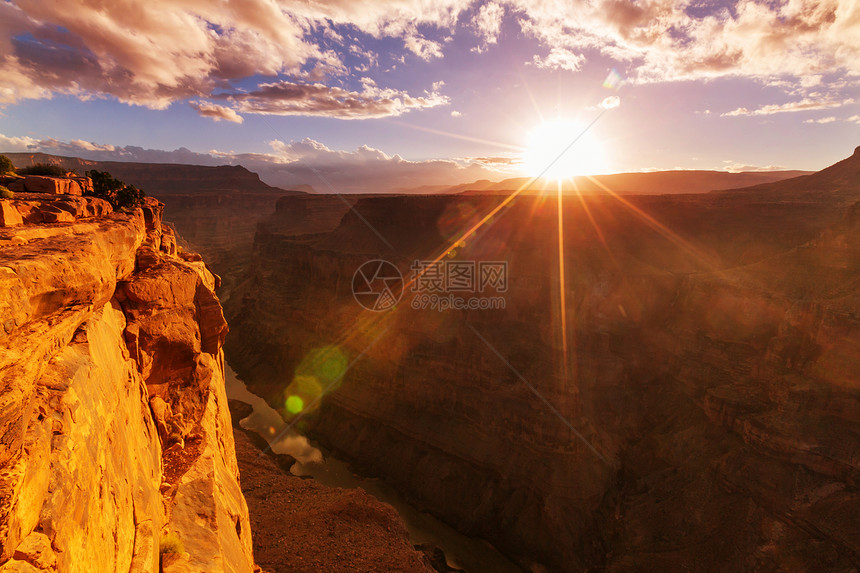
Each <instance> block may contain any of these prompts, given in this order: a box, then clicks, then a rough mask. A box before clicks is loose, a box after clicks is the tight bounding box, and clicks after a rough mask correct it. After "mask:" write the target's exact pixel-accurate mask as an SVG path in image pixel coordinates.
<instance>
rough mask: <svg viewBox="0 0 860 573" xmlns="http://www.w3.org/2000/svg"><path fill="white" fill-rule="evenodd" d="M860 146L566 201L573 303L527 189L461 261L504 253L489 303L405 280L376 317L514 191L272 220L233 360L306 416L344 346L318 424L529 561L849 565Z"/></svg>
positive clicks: (440, 510) (359, 462)
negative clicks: (779, 168) (668, 187)
mask: <svg viewBox="0 0 860 573" xmlns="http://www.w3.org/2000/svg"><path fill="white" fill-rule="evenodd" d="M857 159H860V156H857V157H856V159H855V160H853V161H852V160H846V161H845V162H841V163H840V164H837V165H836V166H834V167H833V168H830V169H829V170H825V171H823V172H821V173H820V174H817V175H813V176H808V177H805V178H803V180H802V181H800V180H791V181H788V182H786V183H785V187H784V188H779V187H775V186H774V187H768V188H761V189H758V188H757V189H752V190H750V191H749V193H742V192H739V191H732V192H725V193H712V194H706V195H698V196H692V195H691V196H684V195H680V196H673V197H635V198H623V199H619V198H615V197H612V196H603V197H584V198H582V199H580V198H578V197H570V198H566V199H565V200H564V202H563V209H564V210H563V220H564V237H563V242H562V245H563V248H564V254H565V256H564V263H565V291H564V293H565V297H564V303H565V308H564V311H565V312H564V315H562V314H561V311H560V306H561V297H560V296H559V286H558V285H559V280H560V278H559V270H558V258H559V256H558V250H557V249H558V248H559V237H558V230H557V229H558V213H557V211H556V203H555V201H552V202H547V201H546V200H545V199H543V198H530V197H526V198H520V199H518V200H517V201H516V202H514V203H513V204H512V205H510V206H508V207H506V208H503V209H500V210H499V211H498V213H497V214H496V216H495V217H493V218H492V219H491V220H489V221H488V224H486V225H485V226H484V227H483V228H482V229H481V231H480V232H478V233H477V234H476V235H474V236H472V237H470V238H468V239H467V240H466V241H465V244H463V245H458V246H457V247H456V248H455V249H454V252H453V253H452V254H450V255H447V256H446V259H445V260H454V261H472V260H475V261H492V260H504V261H506V262H507V264H508V273H509V286H508V290H507V292H506V293H505V294H504V299H505V303H506V304H505V307H504V309H503V310H495V311H493V310H480V309H473V310H448V311H445V312H439V311H438V310H435V309H431V308H429V307H428V308H425V309H424V310H422V309H420V308H417V307H415V306H413V304H412V302H413V300H414V297H415V296H416V293H415V292H412V291H411V290H410V289H411V286H410V287H409V288H407V292H406V293H404V298H403V299H402V300H401V302H400V303H399V304H398V305H397V307H396V309H395V310H393V311H390V312H388V313H372V312H368V311H363V310H362V309H361V307H359V306H358V304H357V303H356V301H355V300H354V298H353V296H352V292H351V286H352V281H353V275H354V273H355V271H356V269H358V267H359V266H360V265H361V264H362V263H364V262H366V261H368V260H371V259H379V258H382V259H386V260H389V261H391V262H393V263H394V264H395V265H396V266H397V267H398V268H399V269H400V271H401V272H402V274H403V275H404V277H409V276H410V274H411V270H410V269H411V267H412V264H413V261H414V260H431V259H433V258H435V257H436V256H437V255H439V254H440V253H443V252H444V251H445V249H446V247H448V246H450V245H451V244H452V242H454V240H455V239H456V238H457V236H458V235H457V233H458V231H459V232H462V231H463V230H465V229H469V228H470V227H471V226H472V225H473V224H474V223H475V222H476V221H477V220H480V219H481V218H482V217H483V216H484V215H485V214H486V213H489V212H491V211H492V210H493V209H494V208H496V207H497V206H498V205H499V204H500V202H501V200H502V199H501V198H498V197H481V196H472V197H447V198H445V197H377V198H367V199H363V200H361V201H359V202H358V203H356V204H355V211H357V214H356V213H354V212H350V213H347V214H345V215H344V216H343V217H342V219H341V221H340V223H339V225H338V226H337V227H336V228H335V229H333V230H331V231H330V232H326V233H321V234H317V235H313V236H310V235H303V236H295V234H290V233H289V232H287V231H281V229H279V228H278V227H277V226H275V225H264V226H263V227H261V230H260V232H259V233H258V235H257V241H256V245H255V260H254V262H253V264H252V266H251V269H252V273H251V274H250V275H249V276H248V277H247V279H246V281H245V282H244V283H243V286H242V288H241V290H240V291H238V292H236V293H235V294H234V295H233V297H232V298H231V301H230V305H229V307H228V317H229V319H230V321H231V327H232V333H231V335H230V336H229V337H228V341H227V349H228V354H229V356H230V360H231V365H232V366H233V367H234V368H235V369H236V371H237V372H238V373H239V374H240V376H242V378H243V379H244V380H245V381H246V382H248V386H249V388H251V389H252V390H254V391H255V392H256V393H258V394H260V395H264V396H266V397H267V398H268V400H269V402H270V403H271V404H272V405H273V406H276V407H279V408H281V411H282V412H283V415H284V416H285V418H287V419H292V416H293V415H294V414H293V413H292V412H290V411H289V409H288V408H286V407H285V402H286V400H287V399H288V398H289V397H290V396H291V395H295V394H297V388H299V387H300V386H301V385H304V387H308V382H307V380H306V379H305V378H304V377H305V376H306V375H307V374H308V372H307V368H306V365H307V362H308V357H313V356H317V355H318V354H319V349H331V348H337V349H338V351H339V352H341V353H342V354H343V355H345V356H346V360H347V361H348V363H350V367H349V370H348V371H347V372H346V373H345V375H344V376H343V379H342V380H340V379H336V380H334V382H333V383H332V384H330V385H329V384H320V387H323V386H324V387H326V388H327V392H326V393H325V394H324V397H323V398H322V399H321V401H320V406H319V407H318V408H314V407H309V411H304V412H303V423H307V424H308V425H309V430H310V431H311V432H312V435H313V436H314V437H316V438H317V439H319V440H321V441H322V442H323V443H324V444H326V445H327V446H329V447H331V448H333V449H334V450H336V451H337V452H339V453H340V454H341V455H342V456H345V457H347V458H348V459H349V460H350V461H351V462H352V463H354V464H355V465H356V466H357V467H359V468H361V470H362V471H363V472H365V473H367V474H370V475H377V476H382V477H384V478H385V479H386V480H387V481H388V482H389V483H391V484H394V485H395V486H397V487H398V488H399V489H400V490H401V491H402V492H403V493H404V494H405V495H406V496H408V497H409V498H410V499H411V500H412V501H413V502H414V503H415V504H416V505H418V506H420V507H422V508H424V509H426V510H427V511H430V512H432V513H434V514H435V515H437V516H439V517H441V518H443V519H444V520H446V521H447V522H449V523H451V524H453V525H455V526H456V527H457V528H458V529H460V530H461V531H463V532H466V533H468V534H471V535H475V536H481V537H484V538H486V539H489V540H491V541H493V542H494V543H495V544H496V545H497V547H499V548H500V549H501V550H503V551H505V552H506V553H507V554H509V555H510V556H512V557H514V558H515V559H517V560H519V562H520V563H522V564H523V565H524V566H526V567H535V568H536V569H535V570H540V567H541V566H545V567H546V568H548V570H552V571H582V570H594V569H605V570H609V571H630V570H636V571H680V570H695V571H741V570H759V571H778V570H798V569H800V570H816V571H850V570H854V569H856V568H857V567H858V564H860V558H858V555H860V554H858V551H857V544H856V539H858V538H860V531H858V530H857V526H856V523H855V522H856V520H855V519H852V517H851V516H853V515H855V514H856V513H857V511H860V505H858V503H860V494H858V491H857V487H858V483H857V480H858V478H857V476H858V470H860V466H858V457H857V452H858V451H860V437H858V434H857V432H856V428H857V427H858V423H860V409H858V407H857V406H858V404H860V402H858V397H860V394H858V391H860V389H858V387H857V380H858V379H860V362H858V351H857V345H856V341H857V340H858V339H860V322H858V316H860V299H858V296H857V289H856V286H857V284H858V280H860V252H858V244H860V243H858V242H857V237H858V236H860V235H858V231H857V221H858V217H857V206H856V204H857V201H858V200H860V180H858V179H857V175H856V174H857V172H858V167H860V162H858V161H857ZM310 200H313V199H310ZM288 202H289V200H288V199H287V200H285V204H287V203H288ZM285 227H287V225H285ZM380 237H382V238H384V241H383V240H382V238H380ZM407 280H408V278H407ZM562 316H566V317H567V322H566V324H565V326H566V328H565V329H564V330H563V329H562V322H561V317H562ZM328 352H331V351H328ZM285 373H287V375H286V376H285ZM293 373H295V374H297V375H298V376H296V377H293ZM316 375H317V377H318V378H319V377H320V376H323V375H322V374H320V373H316ZM298 378H302V379H301V380H298ZM304 403H305V404H307V403H310V401H309V400H308V401H305V402H304ZM293 406H295V401H294V402H293ZM293 410H295V408H293Z"/></svg>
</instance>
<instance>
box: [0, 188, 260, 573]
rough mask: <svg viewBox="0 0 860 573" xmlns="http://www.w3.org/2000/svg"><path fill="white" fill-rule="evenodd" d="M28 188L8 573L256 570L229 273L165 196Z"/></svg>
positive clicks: (11, 246)
mask: <svg viewBox="0 0 860 573" xmlns="http://www.w3.org/2000/svg"><path fill="white" fill-rule="evenodd" d="M15 197H16V198H15V199H14V200H11V201H10V200H0V213H2V215H3V216H2V217H0V572H4V573H6V572H10V571H16V572H17V571H56V572H77V571H81V572H84V571H86V572H101V571H104V572H113V571H130V572H159V571H164V572H165V573H170V572H174V573H176V572H186V571H188V572H198V571H199V572H203V571H205V572H207V573H213V572H222V571H223V572H236V573H240V572H250V571H253V570H254V569H255V566H254V561H253V555H252V541H251V528H250V523H249V518H248V509H247V505H246V503H245V499H244V497H243V496H242V492H241V489H240V487H239V471H238V468H237V464H236V456H235V446H234V442H233V435H232V429H231V421H230V413H229V410H228V408H227V398H226V395H225V390H224V360H223V353H222V350H221V347H222V344H223V342H224V336H225V335H226V332H227V324H226V322H225V320H224V316H223V314H222V310H221V305H220V303H219V301H218V298H217V297H216V295H215V289H216V287H217V286H218V283H219V280H220V279H219V278H218V277H217V276H215V275H213V274H212V273H211V272H210V271H209V270H208V268H207V267H206V265H205V264H204V263H203V261H202V259H201V258H200V257H199V256H198V255H195V254H189V253H183V252H180V251H178V250H177V247H176V240H175V237H174V233H173V231H172V229H170V228H168V227H165V226H162V219H161V217H162V210H163V204H161V203H159V202H158V201H155V200H153V199H148V200H147V202H146V203H145V204H144V205H143V206H142V207H141V208H138V209H135V210H132V211H129V212H125V213H114V212H112V210H111V209H110V206H109V205H107V204H106V203H105V202H103V201H101V200H99V199H93V198H91V197H80V196H70V195H62V194H54V195H47V194H45V195H42V194H36V193H27V194H17V195H16V196H15ZM16 215H17V216H16Z"/></svg>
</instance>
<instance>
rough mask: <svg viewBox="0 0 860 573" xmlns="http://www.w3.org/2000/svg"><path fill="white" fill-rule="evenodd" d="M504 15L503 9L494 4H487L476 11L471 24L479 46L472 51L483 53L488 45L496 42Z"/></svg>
mask: <svg viewBox="0 0 860 573" xmlns="http://www.w3.org/2000/svg"><path fill="white" fill-rule="evenodd" d="M504 15H505V9H504V8H503V7H502V6H500V5H499V4H497V3H496V2H489V3H487V4H484V5H483V6H481V7H480V9H478V12H477V13H476V14H475V19H474V21H473V22H472V24H473V26H474V28H475V31H476V32H477V33H478V37H479V38H480V39H481V44H480V45H479V46H477V47H476V48H475V49H474V51H476V52H479V53H480V52H483V51H485V50H486V49H487V46H488V45H490V44H495V43H497V42H498V40H499V32H500V31H501V28H502V18H503V17H504Z"/></svg>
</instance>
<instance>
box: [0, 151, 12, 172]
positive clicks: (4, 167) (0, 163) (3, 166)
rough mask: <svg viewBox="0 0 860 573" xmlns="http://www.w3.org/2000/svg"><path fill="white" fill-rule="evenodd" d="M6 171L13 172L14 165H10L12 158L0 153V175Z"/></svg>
mask: <svg viewBox="0 0 860 573" xmlns="http://www.w3.org/2000/svg"><path fill="white" fill-rule="evenodd" d="M7 173H15V166H14V165H12V160H11V159H9V158H8V157H6V156H5V155H0V175H5V174H7Z"/></svg>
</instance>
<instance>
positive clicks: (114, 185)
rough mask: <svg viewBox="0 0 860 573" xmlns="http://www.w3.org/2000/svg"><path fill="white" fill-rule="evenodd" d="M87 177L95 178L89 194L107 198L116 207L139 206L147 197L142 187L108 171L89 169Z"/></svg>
mask: <svg viewBox="0 0 860 573" xmlns="http://www.w3.org/2000/svg"><path fill="white" fill-rule="evenodd" d="M87 177H89V178H90V179H92V180H93V191H92V193H89V192H88V193H87V195H93V196H94V197H100V198H102V199H105V200H107V201H108V202H109V203H110V204H111V205H113V207H114V209H123V208H131V207H137V206H138V205H140V204H141V203H143V198H144V197H146V193H144V192H143V191H142V190H141V189H138V188H137V187H135V186H134V185H126V184H125V183H123V182H122V181H120V180H119V179H115V178H114V177H113V175H111V174H110V173H108V172H107V171H96V170H95V169H93V170H92V171H87Z"/></svg>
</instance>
